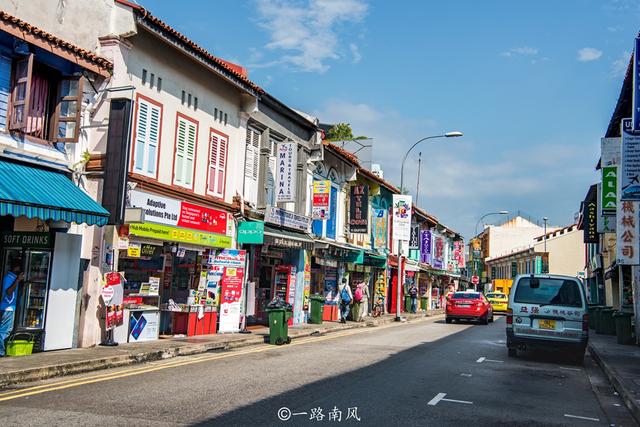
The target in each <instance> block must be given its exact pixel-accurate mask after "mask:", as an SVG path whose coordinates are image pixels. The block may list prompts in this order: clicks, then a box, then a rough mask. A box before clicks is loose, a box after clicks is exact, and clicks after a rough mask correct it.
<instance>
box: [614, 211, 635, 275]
mask: <svg viewBox="0 0 640 427" xmlns="http://www.w3.org/2000/svg"><path fill="white" fill-rule="evenodd" d="M639 208H640V203H638V202H631V201H620V202H618V214H617V215H616V221H617V224H616V237H617V242H616V250H617V256H616V262H617V263H618V264H620V265H639V264H640V239H639V236H640V223H639V222H638V219H639V218H638V209H639Z"/></svg>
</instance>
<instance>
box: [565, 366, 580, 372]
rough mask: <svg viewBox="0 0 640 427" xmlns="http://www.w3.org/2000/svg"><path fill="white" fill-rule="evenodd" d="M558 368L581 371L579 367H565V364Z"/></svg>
mask: <svg viewBox="0 0 640 427" xmlns="http://www.w3.org/2000/svg"><path fill="white" fill-rule="evenodd" d="M560 369H564V370H566V371H582V369H580V368H567V367H565V366H560Z"/></svg>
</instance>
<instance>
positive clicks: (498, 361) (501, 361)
mask: <svg viewBox="0 0 640 427" xmlns="http://www.w3.org/2000/svg"><path fill="white" fill-rule="evenodd" d="M484 361H485V362H493V363H504V360H493V359H484Z"/></svg>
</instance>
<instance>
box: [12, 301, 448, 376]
mask: <svg viewBox="0 0 640 427" xmlns="http://www.w3.org/2000/svg"><path fill="white" fill-rule="evenodd" d="M439 316H442V314H439V313H434V314H432V313H427V314H420V315H415V316H413V315H408V316H407V320H415V319H424V320H426V319H430V318H436V317H439ZM392 322H394V318H393V317H390V318H382V319H371V320H368V321H366V322H351V323H348V324H346V325H344V326H340V327H335V328H327V329H324V328H322V326H321V325H318V326H319V327H318V328H310V329H304V330H299V331H298V330H296V331H295V332H294V334H292V336H291V339H292V340H296V339H298V338H304V337H309V336H311V335H314V336H317V335H326V334H330V333H332V332H339V331H345V330H349V329H358V328H367V327H376V326H380V325H384V324H387V323H392ZM264 342H265V340H264V338H263V337H262V336H250V337H247V338H245V339H238V340H232V341H227V342H217V343H204V344H191V345H178V346H174V347H169V348H166V349H162V350H153V351H148V352H141V353H137V354H126V355H120V356H110V357H105V358H99V359H89V360H80V361H75V362H67V363H63V364H60V365H50V366H42V367H37V368H29V369H24V370H21V371H13V372H7V373H6V374H3V375H2V378H0V388H2V387H6V386H10V385H15V384H21V383H27V382H33V381H40V380H46V379H51V378H56V377H64V376H67V375H74V374H82V373H86V372H93V371H100V370H104V369H111V368H118V367H122V366H128V365H134V364H138V363H145V362H153V361H157V360H164V359H172V358H174V357H179V356H191V355H195V354H202V353H207V352H210V351H221V350H232V349H235V348H243V347H249V346H253V345H259V344H263V343H264Z"/></svg>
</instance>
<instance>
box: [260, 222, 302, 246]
mask: <svg viewBox="0 0 640 427" xmlns="http://www.w3.org/2000/svg"><path fill="white" fill-rule="evenodd" d="M264 244H265V245H271V246H276V247H279V248H288V249H306V250H309V251H310V250H313V239H312V238H311V236H309V235H308V234H306V233H298V232H295V231H291V230H285V229H284V228H277V227H271V226H270V225H267V224H265V225H264Z"/></svg>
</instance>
